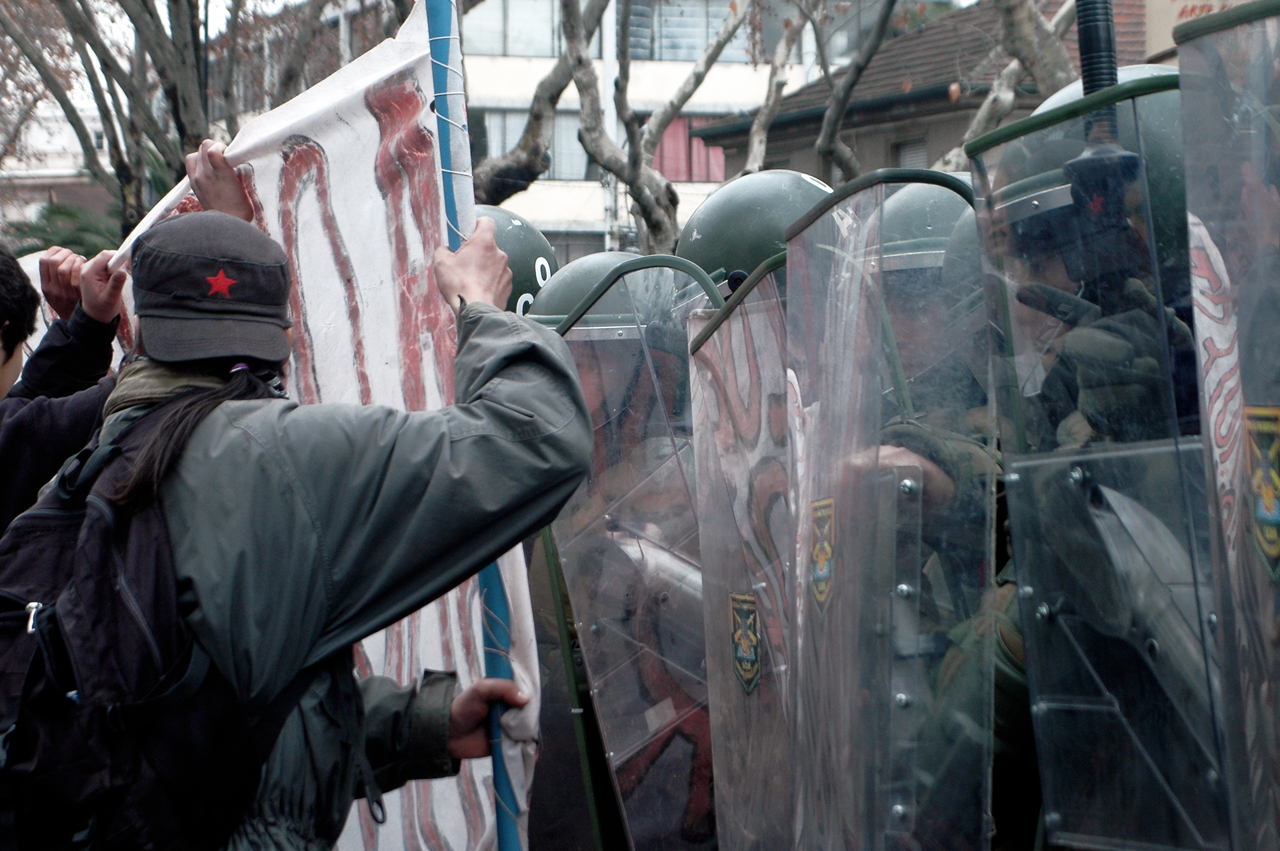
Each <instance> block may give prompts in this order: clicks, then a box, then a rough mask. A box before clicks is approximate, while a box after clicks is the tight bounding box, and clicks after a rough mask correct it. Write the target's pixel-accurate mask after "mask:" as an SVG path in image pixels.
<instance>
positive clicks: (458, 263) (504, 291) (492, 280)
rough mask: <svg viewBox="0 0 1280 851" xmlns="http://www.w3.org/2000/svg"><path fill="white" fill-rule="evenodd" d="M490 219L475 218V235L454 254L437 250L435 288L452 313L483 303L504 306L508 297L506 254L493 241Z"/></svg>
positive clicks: (445, 250) (509, 292)
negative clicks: (447, 303)
mask: <svg viewBox="0 0 1280 851" xmlns="http://www.w3.org/2000/svg"><path fill="white" fill-rule="evenodd" d="M493 234H494V225H493V219H477V220H476V229H475V232H474V233H472V234H471V238H470V239H468V240H467V241H466V242H464V243H462V247H461V248H459V249H458V250H457V251H456V252H454V251H450V250H449V249H447V248H437V249H436V256H435V264H436V286H437V287H439V288H440V294H441V295H442V296H444V300H445V301H447V302H449V305H450V306H451V307H452V308H453V309H454V310H459V309H461V307H462V303H461V301H460V300H459V299H460V298H461V299H463V300H465V301H466V302H467V304H471V303H472V302H477V301H480V302H485V303H486V304H493V305H497V306H498V307H506V306H507V299H509V298H510V297H511V269H510V267H508V266H507V254H506V252H505V251H503V250H501V249H500V248H498V244H497V243H496V242H494V241H493Z"/></svg>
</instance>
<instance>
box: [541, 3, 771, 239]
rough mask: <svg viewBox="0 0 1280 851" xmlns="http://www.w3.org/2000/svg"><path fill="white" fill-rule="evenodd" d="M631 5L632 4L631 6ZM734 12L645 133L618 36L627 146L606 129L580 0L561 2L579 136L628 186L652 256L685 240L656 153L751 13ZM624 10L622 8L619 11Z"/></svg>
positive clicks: (617, 95)
mask: <svg viewBox="0 0 1280 851" xmlns="http://www.w3.org/2000/svg"><path fill="white" fill-rule="evenodd" d="M742 2H743V3H746V2H747V0H742ZM627 7H628V8H629V3H628V4H627ZM729 9H730V15H729V17H728V18H727V19H726V20H725V23H724V25H723V26H721V27H720V30H719V32H717V33H716V36H715V38H714V39H713V40H712V42H711V43H710V44H708V45H707V48H706V50H705V51H703V54H702V56H701V57H700V58H699V59H698V61H697V62H695V63H694V66H693V69H692V70H691V71H690V73H689V76H688V77H686V78H685V80H684V81H683V82H682V83H681V84H680V86H679V87H678V88H677V89H676V92H675V94H673V95H672V97H671V98H670V99H669V100H668V101H667V102H666V103H664V104H663V105H662V106H660V107H659V108H658V109H657V110H655V111H654V113H653V115H652V116H650V118H649V121H648V122H646V123H645V125H644V127H643V131H641V129H640V127H639V121H638V119H637V118H636V116H635V114H634V112H633V111H632V109H631V107H630V103H629V101H628V98H627V84H628V81H629V79H630V67H631V48H630V44H629V43H628V39H626V38H622V37H620V38H619V39H618V80H617V82H616V84H615V86H614V102H615V103H616V104H617V107H618V118H619V120H620V121H622V123H623V126H624V128H626V130H627V137H628V150H626V151H623V150H622V148H620V147H618V145H617V144H616V143H615V142H614V141H613V140H612V139H610V138H609V135H608V133H607V132H606V130H605V127H604V110H603V109H602V108H601V105H600V83H599V79H598V78H597V76H596V71H595V66H594V65H592V63H591V60H590V58H589V57H588V56H587V41H586V39H585V37H584V28H583V22H582V11H581V10H580V9H579V8H578V2H577V0H561V2H560V10H561V21H562V26H563V30H564V38H565V52H566V55H567V56H568V57H569V61H570V67H571V68H572V70H573V82H574V85H575V86H576V87H577V89H578V98H579V100H580V101H581V104H582V124H581V126H580V127H579V129H578V139H579V141H581V142H582V146H583V148H585V149H586V151H587V153H588V154H590V155H591V157H592V159H594V160H595V161H596V162H597V163H599V164H600V167H601V168H603V169H605V170H606V171H608V172H610V173H611V174H613V175H615V176H616V177H617V178H618V180H620V181H621V182H622V183H623V184H624V185H625V186H626V187H627V194H628V195H629V196H630V198H631V210H632V214H633V215H634V216H635V217H636V219H637V220H638V222H639V223H640V225H641V226H640V236H641V246H640V247H641V250H642V251H644V252H645V253H648V254H656V253H663V252H672V251H674V250H675V247H676V242H677V241H678V240H679V238H680V227H679V224H678V223H677V220H676V209H677V208H678V207H679V205H680V196H679V195H678V194H677V193H676V190H675V187H674V186H672V184H671V181H669V180H667V179H666V178H665V177H663V176H662V174H661V173H659V172H658V171H656V170H655V169H654V168H653V154H654V151H655V150H656V149H657V146H658V142H659V141H661V139H662V134H663V133H664V132H665V131H666V128H667V127H668V126H669V125H670V124H671V122H672V121H673V120H674V119H675V117H676V116H677V115H679V114H680V110H681V109H683V108H684V105H685V104H686V103H688V101H689V98H691V97H692V96H693V94H694V92H696V91H697V89H698V86H700V85H701V84H702V81H703V80H704V79H705V78H706V75H707V72H708V70H709V69H710V67H711V65H712V64H714V63H715V61H716V59H717V58H719V56H720V53H721V52H722V51H723V50H724V48H725V45H727V44H728V43H729V41H730V40H731V39H732V38H733V35H734V33H736V32H737V30H738V27H740V26H741V25H742V22H743V21H744V20H746V17H747V7H746V6H745V5H744V6H739V3H738V2H737V0H735V2H732V3H730V5H729ZM619 14H620V15H621V14H623V10H622V9H620V10H619Z"/></svg>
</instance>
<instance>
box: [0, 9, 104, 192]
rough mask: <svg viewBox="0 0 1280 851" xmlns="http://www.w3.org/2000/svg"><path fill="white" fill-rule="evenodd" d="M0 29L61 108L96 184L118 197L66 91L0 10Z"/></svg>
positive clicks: (41, 54) (12, 21) (82, 121)
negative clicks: (16, 47) (29, 64)
mask: <svg viewBox="0 0 1280 851" xmlns="http://www.w3.org/2000/svg"><path fill="white" fill-rule="evenodd" d="M0 29H3V30H4V32H5V35H7V36H9V38H11V39H13V43H14V44H16V45H17V46H18V49H19V50H21V51H22V55H23V56H24V57H26V59H27V61H28V62H30V63H31V66H32V67H33V68H35V69H36V73H37V74H39V75H40V80H41V81H42V82H43V83H44V85H45V88H46V89H48V90H49V94H50V95H52V96H53V99H54V100H56V101H57V102H58V106H60V107H62V112H63V114H64V115H65V116H66V118H67V123H69V124H70V125H71V129H72V131H73V132H74V133H75V134H76V140H77V141H78V142H79V143H80V151H81V153H82V154H83V155H84V166H85V168H86V169H88V170H89V173H90V174H92V175H93V176H94V178H95V179H96V180H97V181H98V182H99V183H101V184H102V185H103V186H105V187H106V188H107V191H109V192H110V193H111V194H112V196H113V197H115V198H119V197H120V184H119V182H118V181H117V180H116V179H115V177H114V176H113V175H112V174H110V173H109V172H108V171H107V170H106V169H105V168H104V167H103V165H102V161H101V160H99V159H98V152H97V151H96V150H95V149H94V147H93V137H92V136H90V135H89V129H88V128H87V127H86V126H85V123H84V119H82V118H81V117H80V112H79V111H78V110H77V109H76V108H75V105H74V104H73V103H71V98H70V97H69V96H68V95H67V90H66V88H64V87H63V85H62V82H61V81H60V80H59V79H58V77H57V75H56V74H54V73H53V69H52V68H50V67H49V64H48V63H47V62H46V61H45V59H44V54H43V53H42V52H41V51H40V49H39V48H38V47H37V46H36V45H34V44H32V43H31V39H29V38H27V36H26V33H24V32H23V31H22V28H21V27H19V26H18V25H17V23H15V22H14V20H13V19H12V18H10V17H9V13H8V12H7V11H5V10H4V9H3V8H0Z"/></svg>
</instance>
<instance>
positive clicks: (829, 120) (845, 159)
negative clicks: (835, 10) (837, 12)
mask: <svg viewBox="0 0 1280 851" xmlns="http://www.w3.org/2000/svg"><path fill="white" fill-rule="evenodd" d="M894 2H895V0H883V5H881V7H880V16H879V17H878V18H876V25H875V28H874V29H873V30H872V31H871V35H870V36H868V38H867V40H866V41H864V42H863V43H862V46H861V47H859V48H858V55H857V56H856V57H854V60H853V61H852V62H850V63H849V66H848V67H847V68H845V72H844V76H842V77H841V78H840V82H839V83H838V84H836V85H834V86H832V88H831V99H830V100H828V101H827V111H826V112H825V113H824V114H823V116H822V129H821V130H820V131H818V138H817V141H815V142H814V143H813V148H814V150H815V151H816V152H817V153H818V157H819V159H820V160H821V161H823V162H833V163H835V165H837V166H838V167H839V168H840V172H841V177H842V178H843V179H844V180H853V179H854V178H855V177H857V176H858V175H859V174H861V173H862V166H861V164H859V163H858V157H857V156H856V155H855V154H854V152H853V150H852V149H851V148H850V147H849V146H848V145H846V144H845V143H844V140H843V139H841V138H840V131H841V129H843V127H844V113H845V110H847V109H848V108H849V101H850V99H851V98H852V97H853V87H854V86H856V85H857V84H858V80H860V79H861V78H862V72H863V71H865V70H866V69H867V65H869V64H870V63H871V57H873V56H875V55H876V51H877V50H879V49H880V42H882V41H883V40H884V34H885V32H886V31H887V30H888V29H889V21H890V20H892V19H893V7H894ZM819 38H821V36H820V35H819Z"/></svg>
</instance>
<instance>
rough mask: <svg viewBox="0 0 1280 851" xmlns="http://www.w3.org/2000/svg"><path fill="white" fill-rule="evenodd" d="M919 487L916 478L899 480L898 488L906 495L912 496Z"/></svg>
mask: <svg viewBox="0 0 1280 851" xmlns="http://www.w3.org/2000/svg"><path fill="white" fill-rule="evenodd" d="M918 489H919V486H918V485H917V484H916V480H915V479H903V480H902V481H901V482H898V490H900V491H902V492H903V494H905V495H906V496H911V495H912V494H913V493H915V492H916V491H917V490H918Z"/></svg>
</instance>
